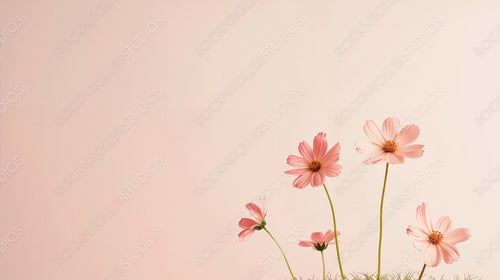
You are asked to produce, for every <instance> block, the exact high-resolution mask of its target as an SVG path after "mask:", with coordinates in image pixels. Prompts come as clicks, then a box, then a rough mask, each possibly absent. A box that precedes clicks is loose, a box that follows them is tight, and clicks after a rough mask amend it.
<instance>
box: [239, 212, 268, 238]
mask: <svg viewBox="0 0 500 280" xmlns="http://www.w3.org/2000/svg"><path fill="white" fill-rule="evenodd" d="M246 207H247V209H248V210H249V211H250V215H252V218H253V219H249V218H242V219H241V220H240V223H239V225H240V227H241V228H242V229H243V230H242V231H241V232H240V233H239V234H238V237H239V239H240V241H245V240H247V239H248V238H249V237H250V236H251V235H252V234H253V233H254V232H255V231H256V230H261V229H263V228H264V227H265V226H266V220H264V217H265V216H266V210H265V208H264V205H262V208H260V207H259V206H257V205H256V204H255V203H247V205H246Z"/></svg>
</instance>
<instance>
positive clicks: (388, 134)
mask: <svg viewBox="0 0 500 280" xmlns="http://www.w3.org/2000/svg"><path fill="white" fill-rule="evenodd" d="M400 126H401V124H400V122H399V120H398V119H396V118H387V119H385V121H384V123H383V124H382V133H383V135H384V137H385V139H386V140H395V139H396V137H397V136H398V133H399V127H400Z"/></svg>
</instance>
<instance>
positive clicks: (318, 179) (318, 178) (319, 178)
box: [311, 172, 325, 187]
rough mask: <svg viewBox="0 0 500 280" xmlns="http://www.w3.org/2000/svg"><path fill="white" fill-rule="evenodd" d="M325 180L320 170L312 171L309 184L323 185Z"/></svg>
mask: <svg viewBox="0 0 500 280" xmlns="http://www.w3.org/2000/svg"><path fill="white" fill-rule="evenodd" d="M324 182H325V175H323V174H322V173H321V172H313V174H312V178H311V186H313V187H317V186H321V185H323V183H324Z"/></svg>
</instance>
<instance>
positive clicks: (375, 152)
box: [355, 118, 424, 164]
mask: <svg viewBox="0 0 500 280" xmlns="http://www.w3.org/2000/svg"><path fill="white" fill-rule="evenodd" d="M400 126H401V124H400V123H399V120H398V119H396V118H387V119H385V121H384V123H383V124H382V131H380V129H379V127H378V126H377V125H376V124H375V122H374V121H371V120H369V121H366V124H365V125H364V126H363V130H364V131H365V134H366V136H368V138H369V139H370V140H369V141H366V140H359V141H357V142H356V144H355V145H356V151H358V152H359V153H361V154H367V155H369V156H370V157H369V158H368V159H366V160H365V161H364V163H366V164H375V163H379V162H387V163H390V164H398V163H404V161H405V157H407V158H419V157H421V156H422V155H423V153H424V150H422V148H423V147H424V145H420V144H416V145H410V144H411V143H413V142H414V141H415V140H416V139H417V137H418V136H419V135H420V129H419V128H418V126H416V125H414V124H410V125H407V126H405V127H403V129H401V131H400V130H399V128H400Z"/></svg>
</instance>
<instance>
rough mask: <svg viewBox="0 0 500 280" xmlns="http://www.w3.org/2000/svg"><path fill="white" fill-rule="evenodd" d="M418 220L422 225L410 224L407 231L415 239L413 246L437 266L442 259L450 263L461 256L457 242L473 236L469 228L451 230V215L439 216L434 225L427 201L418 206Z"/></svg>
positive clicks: (426, 259) (426, 260) (430, 264)
mask: <svg viewBox="0 0 500 280" xmlns="http://www.w3.org/2000/svg"><path fill="white" fill-rule="evenodd" d="M417 222H418V224H419V225H420V227H417V226H412V225H410V226H408V229H407V230H406V233H407V234H408V235H409V236H410V237H412V238H413V239H414V241H413V246H414V247H415V248H417V249H418V250H419V251H420V252H422V253H424V262H425V264H426V265H428V266H430V267H434V266H437V265H438V264H439V263H440V262H441V259H443V260H444V261H445V262H446V263H448V264H449V263H452V262H454V261H457V260H458V258H460V254H459V252H458V249H457V247H456V246H455V244H457V243H460V242H464V241H466V240H467V239H469V238H470V237H471V234H470V231H469V229H468V228H457V229H454V230H451V227H452V221H451V219H450V217H441V218H439V220H438V221H437V223H436V226H435V227H434V225H433V224H432V221H431V216H430V213H429V209H428V208H427V204H425V203H422V205H419V206H418V207H417Z"/></svg>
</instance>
